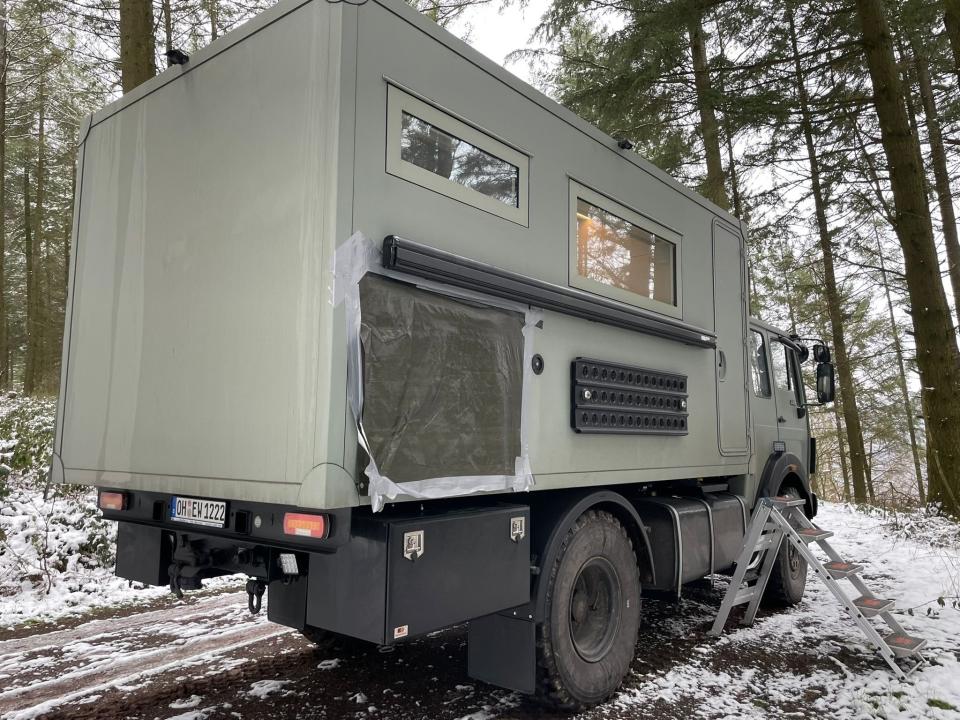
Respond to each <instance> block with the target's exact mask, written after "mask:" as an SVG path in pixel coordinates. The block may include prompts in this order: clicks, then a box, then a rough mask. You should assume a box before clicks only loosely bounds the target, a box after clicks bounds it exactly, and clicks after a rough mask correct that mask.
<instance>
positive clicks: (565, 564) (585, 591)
mask: <svg viewBox="0 0 960 720" xmlns="http://www.w3.org/2000/svg"><path fill="white" fill-rule="evenodd" d="M547 582H548V583H549V584H548V586H547V595H546V607H545V620H544V622H543V624H542V625H541V626H540V628H539V630H538V646H537V664H538V667H537V694H538V697H539V699H540V700H541V701H542V702H544V703H546V704H548V705H550V706H552V707H555V708H558V709H562V710H581V709H584V708H587V707H589V706H591V705H595V704H597V703H600V702H603V701H604V700H606V699H607V698H608V697H610V695H612V694H613V693H614V692H615V691H616V690H617V688H618V687H620V684H621V683H622V682H623V677H624V675H626V673H627V671H628V670H629V668H630V662H631V661H632V660H633V655H634V649H635V646H636V641H637V629H638V627H639V624H640V577H639V571H638V569H637V560H636V556H635V555H634V551H633V546H632V544H631V542H630V538H629V537H627V533H626V530H624V528H623V526H622V525H621V524H620V523H619V522H618V521H617V520H616V518H614V517H613V516H612V515H610V514H609V513H606V512H601V511H594V510H590V511H588V512H586V513H584V514H583V515H581V516H580V518H579V519H578V520H577V522H576V523H575V524H574V526H573V527H572V528H571V529H570V531H569V532H568V533H567V536H566V538H565V539H564V541H563V545H562V547H561V549H560V553H559V555H558V556H557V559H556V562H555V563H554V564H553V567H552V568H551V569H550V574H549V576H548V578H547Z"/></svg>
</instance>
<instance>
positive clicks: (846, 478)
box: [833, 395, 850, 502]
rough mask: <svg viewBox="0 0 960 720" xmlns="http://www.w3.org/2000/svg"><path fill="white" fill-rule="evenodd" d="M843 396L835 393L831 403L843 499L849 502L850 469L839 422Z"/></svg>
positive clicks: (841, 425) (841, 426)
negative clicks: (833, 400)
mask: <svg viewBox="0 0 960 720" xmlns="http://www.w3.org/2000/svg"><path fill="white" fill-rule="evenodd" d="M842 405H843V398H842V397H840V396H839V395H837V398H836V400H835V402H834V403H833V422H834V425H835V426H836V428H837V450H838V451H839V453H840V472H841V473H842V474H843V501H844V502H850V470H849V469H848V468H847V451H846V449H845V448H844V446H843V423H841V422H840V415H841V412H840V408H841V406H842Z"/></svg>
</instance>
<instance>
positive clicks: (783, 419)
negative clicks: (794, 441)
mask: <svg viewBox="0 0 960 720" xmlns="http://www.w3.org/2000/svg"><path fill="white" fill-rule="evenodd" d="M786 421H787V419H786V418H785V417H784V416H783V415H781V416H780V417H778V418H777V422H778V423H785V422H786Z"/></svg>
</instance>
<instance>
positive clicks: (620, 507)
mask: <svg viewBox="0 0 960 720" xmlns="http://www.w3.org/2000/svg"><path fill="white" fill-rule="evenodd" d="M588 510H603V511H605V512H608V513H610V514H611V515H613V517H615V518H616V519H617V520H618V521H619V522H620V524H621V525H623V527H624V529H625V530H626V531H627V535H628V536H629V538H630V541H631V543H632V544H633V553H634V555H635V556H636V559H637V568H638V569H639V572H640V582H641V583H653V582H654V575H653V573H654V565H653V551H652V548H651V547H650V540H649V537H648V535H647V530H646V528H645V527H644V525H643V522H641V520H640V516H639V515H638V514H637V511H636V509H635V508H634V507H633V505H632V504H631V503H630V501H629V500H627V499H626V498H625V497H624V496H623V495H621V494H620V493H617V492H614V491H612V490H598V491H593V492H589V491H588V492H570V493H564V494H563V495H562V496H561V497H554V498H551V499H550V501H548V502H545V503H543V504H540V503H537V504H533V505H531V512H532V515H533V518H532V520H533V522H532V524H533V528H534V536H533V538H532V540H533V545H534V553H535V554H536V567H537V568H538V570H539V573H538V574H537V575H536V576H535V581H534V587H533V589H532V593H531V600H532V601H533V613H534V618H535V619H536V621H537V622H540V621H542V620H543V617H544V606H545V603H546V593H547V582H546V578H547V576H548V575H549V572H550V568H551V567H553V563H555V562H556V560H557V555H558V554H559V552H560V548H561V546H562V544H563V540H564V538H565V537H566V536H567V533H568V532H569V530H570V528H572V527H573V525H574V523H576V521H577V519H578V518H579V517H580V516H581V515H583V513H585V512H587V511H588ZM538 528H545V529H544V531H542V532H540V533H538V532H537V529H538Z"/></svg>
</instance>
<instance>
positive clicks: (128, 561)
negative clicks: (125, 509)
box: [116, 522, 173, 585]
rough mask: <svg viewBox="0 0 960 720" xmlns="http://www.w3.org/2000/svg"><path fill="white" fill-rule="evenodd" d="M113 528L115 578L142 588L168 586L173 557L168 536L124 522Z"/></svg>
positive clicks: (158, 529)
mask: <svg viewBox="0 0 960 720" xmlns="http://www.w3.org/2000/svg"><path fill="white" fill-rule="evenodd" d="M117 526H118V527H117V569H116V574H117V576H118V577H122V578H124V579H125V580H133V581H135V582H142V583H144V584H145V585H166V584H168V583H169V582H170V575H169V567H170V562H171V560H172V556H173V538H172V536H171V533H169V532H166V531H164V530H161V529H160V528H154V527H147V526H146V525H137V524H135V523H128V522H120V523H117Z"/></svg>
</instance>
